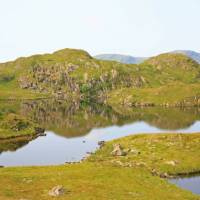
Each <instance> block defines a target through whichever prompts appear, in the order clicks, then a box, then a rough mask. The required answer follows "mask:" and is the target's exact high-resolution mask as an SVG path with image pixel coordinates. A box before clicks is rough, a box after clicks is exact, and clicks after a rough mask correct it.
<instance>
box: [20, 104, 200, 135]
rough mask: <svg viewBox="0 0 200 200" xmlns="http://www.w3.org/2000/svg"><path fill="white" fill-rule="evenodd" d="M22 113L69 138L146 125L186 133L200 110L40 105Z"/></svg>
mask: <svg viewBox="0 0 200 200" xmlns="http://www.w3.org/2000/svg"><path fill="white" fill-rule="evenodd" d="M21 112H22V113H23V114H24V115H27V113H28V114H29V116H30V117H31V118H32V119H34V120H35V121H37V122H38V123H41V125H42V126H44V127H45V128H46V129H47V130H52V131H54V132H56V133H58V134H60V135H63V136H66V137H76V136H81V135H85V134H87V133H88V132H89V131H90V130H91V129H92V128H95V127H105V126H111V125H119V126H120V125H125V124H127V123H132V122H135V121H145V122H147V123H149V124H152V125H153V126H155V127H157V128H160V129H167V130H171V129H183V128H187V127H189V126H190V125H192V124H193V123H194V122H195V121H196V120H199V119H200V115H199V114H200V110H199V109H198V108H158V107H152V108H134V109H133V108H129V110H124V107H123V108H122V110H120V108H119V107H118V109H116V110H113V109H112V108H111V107H108V106H103V105H99V104H98V105H97V104H90V105H82V104H75V103H74V104H67V103H66V102H56V101H37V102H28V103H24V104H22V107H21Z"/></svg>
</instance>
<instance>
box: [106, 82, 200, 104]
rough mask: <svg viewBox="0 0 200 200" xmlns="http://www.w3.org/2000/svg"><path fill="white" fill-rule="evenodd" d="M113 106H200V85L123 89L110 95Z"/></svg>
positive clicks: (175, 83) (109, 99) (169, 85)
mask: <svg viewBox="0 0 200 200" xmlns="http://www.w3.org/2000/svg"><path fill="white" fill-rule="evenodd" d="M108 104H109V105H111V106H115V105H119V104H121V105H125V106H142V105H143V106H145V105H149V104H150V105H153V106H195V105H196V106H198V105H200V84H183V83H179V82H174V83H171V84H168V85H165V86H161V87H156V88H143V89H133V88H123V89H119V90H115V91H112V92H111V93H109V94H108Z"/></svg>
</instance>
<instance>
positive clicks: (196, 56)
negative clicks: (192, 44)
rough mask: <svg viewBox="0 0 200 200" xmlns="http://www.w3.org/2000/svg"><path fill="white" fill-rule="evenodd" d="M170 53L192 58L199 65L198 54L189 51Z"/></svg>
mask: <svg viewBox="0 0 200 200" xmlns="http://www.w3.org/2000/svg"><path fill="white" fill-rule="evenodd" d="M172 53H182V54H184V55H186V56H188V57H190V58H192V59H193V60H195V61H196V62H198V63H200V53H197V52H195V51H190V50H176V51H173V52H172Z"/></svg>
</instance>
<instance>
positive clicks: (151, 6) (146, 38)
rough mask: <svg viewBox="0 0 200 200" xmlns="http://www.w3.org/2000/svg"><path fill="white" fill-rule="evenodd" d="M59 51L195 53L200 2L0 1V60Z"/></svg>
mask: <svg viewBox="0 0 200 200" xmlns="http://www.w3.org/2000/svg"><path fill="white" fill-rule="evenodd" d="M63 48H77V49H84V50H86V51H88V52H89V53H90V54H91V55H97V54H102V53H120V54H128V55H133V56H153V55H157V54H160V53H163V52H167V51H172V50H177V49H187V50H194V51H198V52H200V0H0V62H4V61H8V60H13V59H15V58H17V57H20V56H29V55H32V54H38V53H51V52H53V51H55V50H58V49H63Z"/></svg>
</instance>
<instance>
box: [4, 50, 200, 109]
mask: <svg viewBox="0 0 200 200" xmlns="http://www.w3.org/2000/svg"><path fill="white" fill-rule="evenodd" d="M199 83H200V65H199V64H198V63H197V62H196V61H194V60H192V59H191V58H189V57H187V56H186V55H183V54H178V53H176V54H175V53H173V54H171V53H166V54H161V55H159V56H155V57H152V58H149V59H147V60H146V61H144V62H143V63H141V64H137V65H136V64H123V63H119V62H115V61H103V60H98V59H95V58H93V57H92V56H90V55H89V54H88V53H87V52H86V51H83V50H77V49H63V50H60V51H56V52H54V53H53V54H44V55H34V56H30V57H26V58H24V57H23V58H19V59H17V60H15V61H12V62H7V63H3V64H0V97H1V99H37V98H56V99H67V100H73V101H74V100H76V101H94V100H95V101H101V102H105V103H106V102H107V99H108V100H109V101H108V102H109V103H111V102H115V104H117V103H120V104H125V105H126V104H127V105H157V104H158V102H159V105H161V104H162V105H165V104H166V105H168V104H171V103H172V104H173V105H176V106H180V105H184V104H185V101H186V102H188V101H189V103H187V104H188V105H198V104H199V92H198V90H199V86H200V84H199ZM176 91H182V93H181V92H178V93H177V92H176ZM116 94H117V95H119V94H120V95H121V94H123V96H122V95H121V96H119V97H120V98H119V97H118V96H117V98H115V97H116ZM155 94H156V95H155ZM164 94H167V96H164ZM158 96H159V98H157V97H158ZM122 97H123V98H122ZM143 97H145V98H143ZM121 99H122V100H121ZM130 99H131V103H130V102H129V100H130ZM145 99H146V100H145ZM157 99H159V100H157ZM147 100H148V101H147ZM174 100H175V101H174ZM121 101H122V102H125V103H122V102H121ZM111 104H113V103H111Z"/></svg>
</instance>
